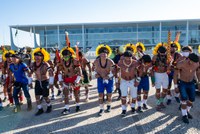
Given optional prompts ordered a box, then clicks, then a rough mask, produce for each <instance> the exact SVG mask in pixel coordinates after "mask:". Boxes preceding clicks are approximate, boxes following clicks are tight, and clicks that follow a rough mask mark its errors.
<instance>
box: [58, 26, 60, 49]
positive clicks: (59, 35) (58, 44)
mask: <svg viewBox="0 0 200 134" xmlns="http://www.w3.org/2000/svg"><path fill="white" fill-rule="evenodd" d="M57 32H58V49H61V46H60V27H59V26H57Z"/></svg>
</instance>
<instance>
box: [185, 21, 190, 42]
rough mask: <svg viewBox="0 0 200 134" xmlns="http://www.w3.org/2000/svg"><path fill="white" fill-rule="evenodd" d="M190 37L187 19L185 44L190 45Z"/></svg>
mask: <svg viewBox="0 0 200 134" xmlns="http://www.w3.org/2000/svg"><path fill="white" fill-rule="evenodd" d="M188 38H189V21H188V20H187V24H186V44H185V46H187V45H188V43H189V42H188Z"/></svg>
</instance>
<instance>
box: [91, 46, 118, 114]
mask: <svg viewBox="0 0 200 134" xmlns="http://www.w3.org/2000/svg"><path fill="white" fill-rule="evenodd" d="M111 53H112V50H111V48H110V47H109V46H108V45H104V44H100V45H99V46H98V47H97V48H96V55H97V56H99V58H97V59H96V60H95V61H94V63H93V66H94V72H95V77H96V78H97V88H98V93H99V104H100V111H99V113H98V115H99V116H102V114H103V112H104V104H103V97H104V90H106V92H107V101H108V102H107V109H106V111H105V112H110V110H111V97H112V91H113V88H114V83H113V76H114V75H113V74H114V71H113V70H114V65H115V64H114V62H113V61H112V60H111V59H110V58H108V57H109V56H110V55H111Z"/></svg>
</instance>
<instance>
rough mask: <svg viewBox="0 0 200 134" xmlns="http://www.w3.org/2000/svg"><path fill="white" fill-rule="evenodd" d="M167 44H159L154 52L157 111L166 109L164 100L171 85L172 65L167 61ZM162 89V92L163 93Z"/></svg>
mask: <svg viewBox="0 0 200 134" xmlns="http://www.w3.org/2000/svg"><path fill="white" fill-rule="evenodd" d="M166 47H167V43H158V44H157V45H156V47H155V48H154V51H153V55H154V56H153V58H152V63H153V71H154V77H152V85H153V86H154V85H155V88H156V98H157V106H156V110H157V111H161V110H162V108H165V105H164V104H163V102H164V98H165V96H166V94H167V91H168V90H167V89H168V85H169V78H168V74H167V73H168V71H169V70H170V63H169V62H168V59H167V48H166ZM161 88H162V91H161Z"/></svg>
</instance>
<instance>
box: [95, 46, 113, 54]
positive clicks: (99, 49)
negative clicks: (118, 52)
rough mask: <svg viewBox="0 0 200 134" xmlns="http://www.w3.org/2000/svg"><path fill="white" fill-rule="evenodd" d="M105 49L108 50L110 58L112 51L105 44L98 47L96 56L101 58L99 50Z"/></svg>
mask: <svg viewBox="0 0 200 134" xmlns="http://www.w3.org/2000/svg"><path fill="white" fill-rule="evenodd" d="M103 47H104V48H106V49H107V50H108V57H110V55H111V54H112V49H111V48H110V47H109V46H108V45H104V44H100V45H98V47H97V48H96V56H99V54H100V53H99V50H100V49H101V48H103Z"/></svg>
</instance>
